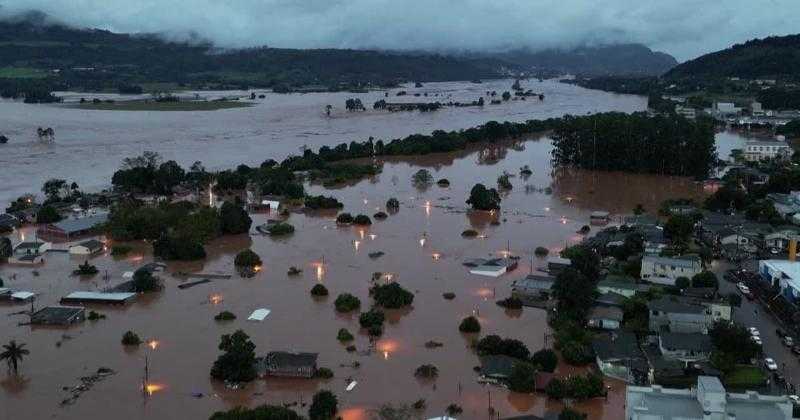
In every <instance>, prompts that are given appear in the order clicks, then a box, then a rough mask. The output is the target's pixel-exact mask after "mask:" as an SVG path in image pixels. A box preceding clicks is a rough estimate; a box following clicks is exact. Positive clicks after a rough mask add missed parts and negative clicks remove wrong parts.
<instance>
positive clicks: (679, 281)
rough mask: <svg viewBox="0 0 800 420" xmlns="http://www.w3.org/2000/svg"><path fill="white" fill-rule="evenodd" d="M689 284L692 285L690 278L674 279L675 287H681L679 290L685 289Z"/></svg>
mask: <svg viewBox="0 0 800 420" xmlns="http://www.w3.org/2000/svg"><path fill="white" fill-rule="evenodd" d="M691 285H692V282H691V280H689V278H688V277H678V278H677V279H675V287H677V288H678V289H681V290H683V289H687V288H689V287H690V286H691Z"/></svg>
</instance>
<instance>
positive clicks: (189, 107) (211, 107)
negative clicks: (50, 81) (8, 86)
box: [73, 101, 252, 111]
mask: <svg viewBox="0 0 800 420" xmlns="http://www.w3.org/2000/svg"><path fill="white" fill-rule="evenodd" d="M248 106H252V104H251V103H250V102H240V101H181V102H155V101H117V102H101V103H91V102H86V103H83V104H75V105H73V107H74V108H79V109H89V110H96V111H216V110H219V109H231V108H244V107H248Z"/></svg>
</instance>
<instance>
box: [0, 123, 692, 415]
mask: <svg viewBox="0 0 800 420" xmlns="http://www.w3.org/2000/svg"><path fill="white" fill-rule="evenodd" d="M549 147H550V146H549V142H548V141H547V140H546V139H539V140H532V141H527V142H518V143H516V144H513V145H511V147H495V148H491V149H485V150H481V151H475V152H471V153H462V154H461V155H460V156H456V157H453V156H429V157H424V158H420V159H416V160H414V161H411V162H389V163H386V164H385V166H384V171H383V173H382V174H380V176H378V177H376V178H374V179H371V180H365V181H362V182H360V183H358V184H356V185H353V186H349V187H343V188H341V189H336V190H333V191H324V190H323V189H322V188H321V187H318V186H311V187H310V189H311V190H312V191H313V192H320V193H321V192H325V193H328V194H334V195H335V196H337V197H339V198H340V199H341V200H342V201H343V202H344V203H346V207H345V211H349V212H351V213H354V214H355V213H366V214H373V213H374V212H375V211H377V210H378V209H381V210H383V204H384V203H385V202H386V200H387V199H388V198H390V197H392V196H394V197H398V198H399V199H400V201H401V203H402V205H401V210H400V211H399V213H397V214H396V215H393V216H391V217H390V218H389V219H388V220H386V221H382V222H375V223H374V224H373V225H372V226H371V227H370V228H363V229H362V228H356V227H345V228H341V227H336V226H335V224H334V222H333V215H304V214H299V213H294V214H292V215H291V216H290V220H289V221H290V222H291V223H292V224H294V225H295V226H296V227H297V232H296V233H295V234H294V235H292V236H291V237H288V238H286V239H279V240H275V239H271V238H267V237H263V236H260V235H257V234H253V235H251V236H245V235H243V236H240V237H232V238H225V239H223V240H220V241H216V242H214V243H212V244H211V245H210V246H209V247H208V250H209V254H210V258H209V259H208V260H207V261H205V262H203V263H192V264H172V265H170V267H169V271H172V272H174V271H178V270H182V271H186V270H205V271H219V272H232V271H233V266H232V258H233V255H234V253H235V252H236V251H238V250H240V249H242V248H245V247H252V248H253V249H254V250H255V251H256V252H258V253H259V254H260V255H261V256H262V258H263V259H264V261H265V262H266V264H265V267H264V270H263V271H262V272H260V273H259V274H258V275H257V276H256V277H254V278H249V279H244V278H239V277H234V278H232V279H230V280H216V281H214V282H213V283H211V284H205V285H199V286H196V287H193V288H190V289H186V290H180V289H178V288H177V287H176V286H177V284H179V282H180V280H178V279H176V278H174V277H172V276H169V275H165V276H164V277H165V283H166V288H165V290H164V291H163V292H161V293H158V294H154V295H152V296H146V297H144V298H140V299H139V300H138V301H137V302H136V303H134V304H132V305H130V306H128V307H125V308H98V310H99V311H101V312H102V313H104V314H106V315H107V316H108V318H107V319H105V320H101V321H97V322H90V321H87V322H86V323H84V324H82V325H80V326H77V327H73V328H69V329H67V330H61V329H42V328H31V327H27V326H17V323H18V322H21V321H24V320H25V317H24V316H19V315H13V316H2V317H0V329H1V330H2V331H3V337H4V340H3V341H5V340H7V339H17V340H20V341H23V342H25V343H27V346H28V348H29V349H31V355H30V356H29V357H28V358H26V360H25V363H24V365H23V369H22V375H23V380H22V381H12V380H8V379H4V381H3V383H2V388H3V391H2V392H0V407H2V408H0V418H4V419H5V418H12V417H15V416H16V415H17V414H18V413H21V412H24V413H26V414H29V416H30V418H65V419H71V418H97V413H108V412H114V413H117V417H118V418H142V417H145V416H149V417H152V418H166V417H167V416H173V415H176V414H185V415H187V417H188V418H204V417H206V416H208V415H209V414H210V413H211V412H213V411H214V410H219V409H224V408H228V407H231V406H234V405H237V404H249V405H253V404H260V403H266V402H270V403H284V402H294V401H298V402H308V401H309V400H310V397H311V395H312V394H313V393H314V392H315V391H316V390H317V389H319V388H328V389H332V390H334V391H335V392H336V393H337V394H338V395H339V397H340V400H341V405H342V407H344V408H345V410H344V411H343V414H344V417H345V418H365V416H367V415H368V411H369V410H371V409H374V408H375V407H376V406H378V405H380V404H382V403H385V402H394V403H403V402H406V403H410V402H413V401H415V400H417V399H419V398H424V399H426V401H427V402H428V409H427V411H426V413H425V414H426V415H429V416H433V415H437V414H440V413H441V412H442V410H443V409H444V407H446V406H447V405H448V404H450V403H453V402H455V403H458V404H460V405H461V406H462V407H464V410H465V413H464V415H463V416H462V417H464V418H485V417H486V416H487V410H488V406H489V405H488V404H489V398H490V395H491V402H492V406H493V407H494V408H495V409H496V410H498V411H499V412H500V413H501V415H503V416H506V415H513V414H518V413H535V414H542V413H544V412H545V411H546V410H557V409H558V408H559V405H558V404H557V403H555V402H551V401H547V399H546V398H543V397H541V396H529V395H518V394H513V393H509V392H507V391H505V390H503V389H501V388H496V387H486V386H482V385H479V384H477V383H476V374H475V373H474V372H473V371H472V367H473V366H476V365H478V359H477V357H476V356H475V354H474V353H473V352H472V351H471V350H470V349H469V343H470V339H471V337H468V336H464V335H462V334H460V333H459V332H458V330H457V326H458V323H459V321H460V320H461V319H462V318H463V317H465V316H467V315H470V314H472V313H476V314H478V316H479V318H480V320H481V323H482V326H483V332H484V334H489V333H493V334H499V335H502V336H508V337H515V338H518V339H520V340H522V341H523V342H525V343H526V344H527V345H528V346H529V348H531V349H533V350H536V349H540V348H542V347H543V346H544V345H545V340H546V338H545V337H546V334H548V329H547V326H546V322H545V314H544V312H543V311H541V310H535V309H527V308H526V309H524V310H523V311H519V312H515V311H511V312H509V311H505V310H503V309H502V308H500V307H498V306H497V305H496V304H495V303H494V302H495V300H497V299H501V298H504V297H506V296H508V294H509V285H510V283H511V281H513V280H514V279H517V278H520V277H522V276H524V275H525V274H527V273H528V272H529V271H530V270H531V267H530V261H531V256H532V251H533V249H534V248H535V247H536V246H539V245H543V246H547V247H549V248H551V249H553V250H554V251H555V250H558V249H559V248H561V247H563V246H564V245H565V244H570V243H574V242H577V241H579V240H580V239H581V237H580V236H579V235H577V234H576V233H575V231H576V230H577V229H578V228H580V226H582V225H584V224H586V223H587V221H588V212H589V211H590V210H592V209H596V208H606V209H609V210H612V211H614V212H623V211H628V210H629V209H630V208H632V207H633V206H635V205H636V204H637V203H643V204H645V205H651V204H652V205H655V204H657V203H658V202H660V201H661V200H663V199H664V198H667V197H677V196H687V195H689V196H698V195H700V194H702V191H700V190H699V189H698V186H696V185H695V184H693V183H691V182H689V181H686V180H682V179H663V178H662V179H659V178H651V177H636V176H631V175H624V174H592V173H586V172H581V171H560V172H557V173H556V174H554V181H553V183H552V185H553V191H552V193H551V194H547V193H545V192H543V191H541V192H540V191H539V190H538V189H537V188H540V187H545V186H547V185H549V184H550V180H551V168H550V167H549V164H548V162H547V160H548V159H547V151H548V150H549ZM501 157H502V159H500V158H501ZM526 164H527V165H530V166H531V168H532V169H533V170H534V174H533V176H531V177H530V178H528V179H526V180H523V179H522V178H520V177H515V178H513V180H512V182H513V183H514V185H515V188H514V189H513V190H512V191H511V192H510V193H508V194H506V195H505V196H504V198H503V211H502V214H501V215H499V216H498V217H499V220H501V221H502V223H501V224H500V225H498V226H493V225H492V224H490V220H491V217H490V216H487V215H486V214H470V213H467V212H466V211H465V207H464V199H465V198H466V196H467V194H468V190H469V188H470V187H471V186H472V185H473V184H474V183H475V182H484V183H487V184H493V183H494V182H495V180H496V178H497V175H498V174H499V173H501V172H502V171H508V172H510V173H515V174H516V173H517V172H518V170H519V168H520V167H521V166H523V165H526ZM420 167H426V168H428V169H429V170H430V171H431V172H432V173H433V175H434V178H436V179H438V178H448V179H450V180H451V182H452V185H451V187H450V188H440V187H438V186H436V185H433V186H431V187H430V188H428V189H427V190H424V191H422V190H419V189H417V188H415V187H413V186H412V185H411V182H410V178H411V175H412V174H413V173H414V172H415V171H416V170H417V169H419V168H420ZM525 185H529V186H530V187H531V188H530V189H529V190H528V191H526V188H525ZM620 185H625V188H620ZM628 190H630V191H628ZM595 197H596V198H598V200H599V201H593V200H594V198H595ZM603 197H610V198H607V199H606V198H603ZM592 203H596V204H592ZM606 204H607V205H606ZM265 217H266V216H265V215H258V216H257V218H256V223H259V222H264V220H265ZM467 228H474V229H477V230H479V231H480V232H481V233H482V234H483V235H485V236H486V237H485V238H483V239H472V240H467V239H462V238H461V236H460V233H461V231H463V230H464V229H467ZM23 233H24V232H23ZM21 235H22V233H16V234H15V238H14V239H15V240H18V239H21ZM27 235H28V236H30V235H31V233H30V232H27ZM143 248H144V250H143V251H141V250H139V251H136V252H135V253H134V254H132V255H131V256H129V257H127V258H124V259H119V260H115V259H114V258H112V257H110V256H107V255H103V256H98V257H95V258H92V263H93V264H95V265H97V266H98V268H99V269H100V270H101V272H104V271H106V270H108V273H109V275H110V277H111V279H110V281H109V282H108V283H107V282H106V281H104V280H103V279H102V276H97V277H95V278H93V279H80V278H76V277H70V276H68V275H67V273H68V272H69V271H70V270H72V269H73V268H74V267H75V266H77V264H79V263H80V262H81V260H80V259H76V258H71V257H69V256H68V255H66V254H59V253H50V254H49V255H48V258H47V261H46V263H45V264H44V265H43V266H42V267H40V268H38V273H39V275H38V276H34V274H33V271H32V270H31V269H28V268H19V267H11V266H3V267H0V276H2V277H3V278H5V279H9V278H10V277H12V275H13V274H16V279H14V280H8V281H7V283H8V285H9V286H10V287H13V288H15V289H24V290H33V291H36V292H38V293H40V298H39V300H38V301H37V305H38V306H41V305H45V304H54V303H56V302H57V301H58V299H59V298H60V297H61V296H63V295H65V294H66V293H68V292H70V291H73V290H97V289H100V288H103V287H106V286H107V285H108V284H110V285H113V284H116V283H118V282H120V281H121V275H122V273H123V272H124V271H127V270H131V269H133V268H134V267H136V266H138V265H140V264H142V263H144V262H146V261H149V260H150V259H151V257H150V255H149V254H148V252H147V250H146V247H143ZM507 248H508V249H510V251H511V253H512V254H516V255H519V256H521V257H522V260H521V261H522V264H521V265H520V268H519V269H518V270H517V271H516V272H514V273H512V274H509V275H506V276H503V277H500V278H498V279H491V278H484V277H478V276H473V275H470V274H468V273H467V270H466V268H465V267H463V266H462V265H461V261H462V260H463V259H464V258H469V257H483V256H489V255H499V254H500V253H501V252H503V251H504V250H506V249H507ZM379 250H380V251H384V252H386V255H385V256H383V257H381V258H379V259H375V260H373V259H370V258H369V257H368V255H367V254H368V253H370V252H373V251H379ZM323 261H324V263H323ZM533 264H534V269H536V268H539V267H540V266H541V265H542V261H540V260H536V259H533ZM292 265H295V266H298V267H301V268H303V274H302V275H301V276H298V277H296V278H292V277H288V276H287V274H286V270H287V269H288V268H289V266H292ZM376 271H380V272H385V273H392V274H393V276H394V279H396V280H397V281H399V282H400V283H401V284H402V285H403V286H405V287H406V288H408V289H410V290H413V291H414V292H415V294H416V297H415V300H414V305H413V308H411V309H409V310H404V311H394V312H392V313H390V315H389V322H388V326H387V328H386V330H385V333H384V335H383V337H382V338H381V340H379V341H378V342H377V345H376V349H375V351H374V352H372V353H370V354H350V353H347V352H346V351H345V349H344V346H343V345H341V344H339V343H338V342H337V341H336V338H335V336H336V331H337V330H338V329H339V328H342V327H344V328H349V329H350V330H351V331H357V330H358V321H357V316H355V315H353V316H350V315H339V314H336V313H335V311H334V309H333V304H332V302H333V300H334V298H335V296H336V295H337V294H338V293H342V292H350V293H353V294H356V295H357V296H359V297H360V298H361V299H362V302H363V304H364V306H365V307H366V306H368V305H369V301H370V300H369V297H368V288H369V286H370V278H371V275H372V273H373V272H376ZM317 282H322V283H323V284H325V285H326V286H327V287H328V289H329V290H330V291H331V296H330V297H329V298H327V299H322V300H314V299H312V298H311V297H310V296H309V294H308V291H309V289H310V288H311V287H312V286H313V285H314V284H315V283H317ZM444 292H455V293H456V295H457V297H456V299H455V300H453V301H447V300H444V299H443V298H442V293H444ZM212 294H218V295H220V296H222V299H223V301H222V302H221V303H219V304H217V305H213V304H210V303H208V297H209V295H212ZM259 307H266V308H269V309H271V310H272V314H271V315H270V316H269V317H268V318H267V319H266V320H265V321H264V322H261V323H252V322H247V321H245V318H246V317H247V316H248V315H249V313H250V312H251V311H252V310H254V309H256V308H259ZM25 308H26V306H25V305H21V306H3V307H1V308H0V312H2V313H3V315H6V314H11V313H13V312H17V311H20V310H23V309H25ZM223 309H225V310H230V311H232V312H234V313H235V314H237V315H238V317H239V319H237V320H235V321H232V322H229V323H218V322H215V321H214V320H213V316H214V315H215V314H216V313H218V312H219V311H221V310H223ZM238 328H241V329H244V330H245V331H246V332H247V333H248V334H249V335H250V336H251V337H252V339H253V341H254V342H255V343H256V345H257V351H258V352H259V353H263V352H266V351H269V350H298V351H313V352H319V353H320V365H321V366H326V367H330V368H332V369H333V370H334V372H335V375H336V376H335V378H334V379H332V380H329V381H301V380H272V379H270V380H266V381H263V380H259V381H256V382H255V383H253V384H251V385H249V386H248V387H247V388H246V389H245V390H241V391H228V390H225V389H224V388H223V387H221V386H219V384H214V383H212V382H211V381H210V380H209V377H208V370H209V367H210V365H211V363H212V362H213V360H214V359H215V357H216V355H217V350H216V345H217V344H218V340H219V336H220V335H221V334H224V333H230V332H232V331H234V330H236V329H238ZM126 330H133V331H136V332H137V333H138V334H139V335H140V336H142V337H143V338H145V339H151V338H154V339H157V340H158V341H159V342H160V345H159V346H158V348H157V349H156V350H149V349H148V348H147V347H145V346H142V347H141V348H140V349H138V350H125V349H123V347H122V346H121V344H120V342H119V340H120V338H121V336H122V333H123V332H124V331H126ZM428 340H436V341H440V342H442V343H443V344H444V346H443V347H441V348H438V349H426V348H425V347H424V343H425V342H426V341H428ZM59 343H60V344H59ZM547 344H548V345H551V344H552V339H550V338H548V343H547ZM356 345H357V347H358V348H359V350H360V351H362V350H367V349H368V348H369V341H368V339H367V337H366V336H365V335H364V334H363V333H359V334H357V339H356ZM146 355H148V360H149V365H150V377H151V380H152V381H153V382H154V383H156V384H158V385H161V386H163V389H162V390H159V391H157V392H155V393H154V394H153V395H152V396H151V397H149V398H148V399H146V400H145V399H143V398H142V396H141V394H140V392H139V386H140V383H141V377H142V374H143V367H144V357H145V356H146ZM355 361H357V362H358V363H360V367H358V368H357V369H356V368H353V367H351V365H352V363H353V362H355ZM423 363H432V364H434V365H436V366H437V367H438V368H439V371H440V376H439V378H438V379H437V380H436V381H432V382H426V381H418V380H417V379H415V378H414V376H413V371H414V369H416V367H417V366H419V365H420V364H423ZM101 366H106V367H111V368H113V369H115V370H116V371H118V372H119V373H118V374H116V375H115V376H113V377H111V378H109V379H107V380H106V381H104V382H100V383H98V384H97V385H96V386H95V387H94V388H93V389H91V390H90V391H88V392H86V393H85V394H83V396H82V397H81V398H80V399H79V400H78V401H77V403H75V404H74V405H71V406H68V407H63V408H62V407H59V402H60V401H61V400H62V399H63V398H65V397H66V396H67V393H66V392H64V391H62V387H63V386H71V385H75V384H77V379H78V378H79V377H81V376H85V375H87V374H89V373H91V372H93V371H94V370H96V369H97V368H98V367H101ZM561 369H565V370H564V371H562V373H566V372H570V371H569V370H566V368H561ZM348 377H352V378H353V379H356V380H357V381H358V382H359V385H358V387H356V389H355V390H354V391H352V392H349V393H348V392H345V391H344V387H345V378H348ZM611 385H612V393H611V396H610V400H609V401H608V402H606V401H605V400H603V399H598V400H593V401H589V402H583V403H578V404H576V406H577V407H578V408H580V409H584V410H586V411H588V412H590V413H592V418H597V419H617V418H620V416H621V415H622V412H623V403H624V402H623V400H624V391H623V390H624V388H623V386H622V385H621V384H619V383H611ZM194 392H200V393H202V394H204V397H203V398H200V399H196V398H193V397H192V393H194Z"/></svg>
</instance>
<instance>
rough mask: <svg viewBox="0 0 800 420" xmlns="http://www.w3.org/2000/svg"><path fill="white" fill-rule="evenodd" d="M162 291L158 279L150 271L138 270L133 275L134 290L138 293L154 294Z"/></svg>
mask: <svg viewBox="0 0 800 420" xmlns="http://www.w3.org/2000/svg"><path fill="white" fill-rule="evenodd" d="M160 289H161V284H160V283H159V281H158V278H157V277H156V276H154V275H153V273H151V272H150V271H149V270H144V269H141V268H140V269H138V270H136V271H135V272H134V273H133V290H134V291H135V292H137V293H144V292H153V291H156V290H160Z"/></svg>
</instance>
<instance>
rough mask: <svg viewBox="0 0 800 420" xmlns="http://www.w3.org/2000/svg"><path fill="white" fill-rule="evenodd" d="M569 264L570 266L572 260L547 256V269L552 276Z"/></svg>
mask: <svg viewBox="0 0 800 420" xmlns="http://www.w3.org/2000/svg"><path fill="white" fill-rule="evenodd" d="M570 266H572V261H571V260H570V259H569V258H561V257H549V258H548V259H547V271H548V272H549V273H550V275H552V276H555V275H558V273H560V272H562V271H564V270H565V269H567V268H569V267H570Z"/></svg>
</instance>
